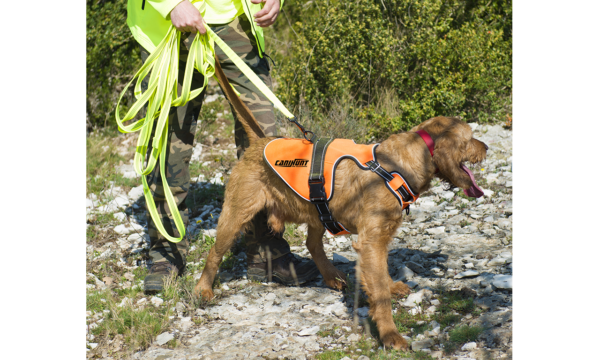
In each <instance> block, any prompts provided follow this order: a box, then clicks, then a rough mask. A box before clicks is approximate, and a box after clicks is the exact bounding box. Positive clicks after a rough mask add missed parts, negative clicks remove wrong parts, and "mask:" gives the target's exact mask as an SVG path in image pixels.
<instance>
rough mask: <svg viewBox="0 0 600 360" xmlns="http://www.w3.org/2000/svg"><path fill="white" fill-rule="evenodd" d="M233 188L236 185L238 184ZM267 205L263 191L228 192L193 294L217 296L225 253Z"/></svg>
mask: <svg viewBox="0 0 600 360" xmlns="http://www.w3.org/2000/svg"><path fill="white" fill-rule="evenodd" d="M230 183H231V180H230ZM231 188H232V189H233V188H235V185H234V186H231ZM228 195H229V196H228ZM264 206H265V198H264V195H263V194H262V192H260V191H259V192H256V191H254V192H250V191H244V190H243V191H231V192H228V193H227V194H226V195H225V203H224V204H223V211H222V212H221V216H220V217H219V223H218V225H217V239H216V241H215V244H214V245H213V247H212V248H211V249H210V252H209V253H208V257H207V258H206V265H205V266H204V270H203V271H202V276H201V277H200V280H199V281H198V284H196V287H195V288H194V295H196V296H198V295H202V297H203V298H205V299H212V298H213V297H214V294H213V291H212V284H213V281H214V280H215V275H216V274H217V270H218V269H219V265H220V264H221V261H222V259H223V255H225V253H226V252H227V251H228V250H229V249H231V247H232V246H233V245H234V243H235V240H236V239H237V238H238V236H239V235H240V232H241V231H243V230H245V228H246V227H247V226H248V224H249V223H250V221H252V219H253V218H254V216H255V215H256V214H257V213H258V212H260V211H261V210H262V209H263V208H264Z"/></svg>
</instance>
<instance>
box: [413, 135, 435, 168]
mask: <svg viewBox="0 0 600 360" xmlns="http://www.w3.org/2000/svg"><path fill="white" fill-rule="evenodd" d="M415 132H416V133H417V134H419V136H420V137H421V139H423V141H425V144H427V148H428V149H429V153H430V154H431V157H433V147H434V146H435V144H434V142H433V139H432V138H431V136H429V134H428V133H427V131H425V130H417V131H415ZM438 171H439V169H438V168H437V166H436V168H435V172H436V174H437V172H438Z"/></svg>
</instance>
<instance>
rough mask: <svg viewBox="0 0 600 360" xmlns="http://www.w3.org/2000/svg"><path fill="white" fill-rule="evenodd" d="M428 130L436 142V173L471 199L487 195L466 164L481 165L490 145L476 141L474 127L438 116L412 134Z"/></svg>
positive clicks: (417, 127) (415, 129) (434, 156)
mask: <svg viewBox="0 0 600 360" xmlns="http://www.w3.org/2000/svg"><path fill="white" fill-rule="evenodd" d="M417 130H425V131H427V133H429V135H430V136H431V138H432V139H433V141H434V143H435V148H434V151H433V162H434V163H435V165H436V167H437V168H438V169H439V172H438V173H437V174H436V175H437V176H438V177H439V178H440V179H441V180H442V181H444V182H446V183H447V184H448V185H449V187H450V188H452V187H459V188H461V189H464V190H465V193H466V194H467V195H468V196H472V197H480V196H482V195H483V192H482V191H481V189H480V188H479V187H478V186H477V184H476V182H475V178H474V177H473V173H472V172H471V171H470V170H469V168H467V167H466V166H465V163H466V162H469V163H471V164H477V163H479V162H481V161H483V160H484V159H485V156H486V150H487V148H488V147H487V145H486V144H484V143H483V142H481V141H479V140H477V139H474V138H473V132H472V130H471V127H470V126H469V125H467V124H466V123H465V122H463V121H461V120H459V119H457V118H448V117H442V116H440V117H436V118H433V119H429V120H427V121H425V122H423V123H422V124H420V125H418V126H416V127H415V128H413V129H412V130H411V131H417Z"/></svg>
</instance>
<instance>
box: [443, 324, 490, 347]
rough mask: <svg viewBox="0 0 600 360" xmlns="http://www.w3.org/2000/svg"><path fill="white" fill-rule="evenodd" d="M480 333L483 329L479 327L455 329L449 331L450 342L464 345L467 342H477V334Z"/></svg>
mask: <svg viewBox="0 0 600 360" xmlns="http://www.w3.org/2000/svg"><path fill="white" fill-rule="evenodd" d="M482 332H483V328H482V327H481V326H469V325H463V326H459V327H457V328H456V329H453V330H451V331H450V333H449V335H450V341H453V342H456V343H466V342H469V341H475V340H477V337H478V336H479V334H481V333H482Z"/></svg>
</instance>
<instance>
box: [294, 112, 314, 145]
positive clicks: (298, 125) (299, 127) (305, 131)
mask: <svg viewBox="0 0 600 360" xmlns="http://www.w3.org/2000/svg"><path fill="white" fill-rule="evenodd" d="M288 120H289V122H291V123H293V124H295V125H296V126H297V127H298V129H300V131H302V135H304V139H306V140H308V141H310V142H311V143H312V142H313V138H314V137H315V133H313V132H312V131H310V130H306V129H304V126H302V125H300V123H298V120H296V117H295V116H294V117H293V118H291V119H288ZM307 134H310V135H311V136H310V137H308V135H307Z"/></svg>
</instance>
